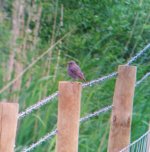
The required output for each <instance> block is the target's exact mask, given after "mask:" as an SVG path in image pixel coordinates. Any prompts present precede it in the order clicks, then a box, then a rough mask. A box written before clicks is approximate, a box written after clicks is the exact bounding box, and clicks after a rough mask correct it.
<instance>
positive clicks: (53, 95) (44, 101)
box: [18, 91, 58, 119]
mask: <svg viewBox="0 0 150 152" xmlns="http://www.w3.org/2000/svg"><path fill="white" fill-rule="evenodd" d="M56 96H58V91H57V92H55V93H53V94H52V95H50V96H48V97H46V98H45V99H43V100H41V101H39V102H38V103H36V104H34V105H32V106H30V107H29V108H27V109H26V110H25V111H23V112H21V113H19V115H18V118H19V119H21V118H23V117H25V116H26V115H28V114H30V113H31V112H32V111H33V110H36V109H39V108H40V107H42V106H43V105H45V104H47V103H48V102H50V101H52V99H54V98H55V97H56Z"/></svg>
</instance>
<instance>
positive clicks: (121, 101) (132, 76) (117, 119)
mask: <svg viewBox="0 0 150 152" xmlns="http://www.w3.org/2000/svg"><path fill="white" fill-rule="evenodd" d="M135 81H136V67H135V66H128V65H120V66H119V68H118V77H117V80H116V86H115V92H114V97H113V110H112V115H111V127H110V133H109V142H108V150H107V151H108V152H119V151H120V150H121V149H122V148H124V147H126V146H127V145H128V144H129V143H130V128H131V119H132V104H133V97H134V88H135Z"/></svg>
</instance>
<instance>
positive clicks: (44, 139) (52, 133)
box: [22, 129, 57, 152]
mask: <svg viewBox="0 0 150 152" xmlns="http://www.w3.org/2000/svg"><path fill="white" fill-rule="evenodd" d="M56 133H57V130H56V129H55V130H53V131H52V132H50V133H48V134H46V135H45V136H44V137H43V138H41V139H40V140H38V141H37V142H36V143H33V144H32V145H30V146H29V147H28V148H25V149H23V151H22V152H28V151H31V150H33V149H34V148H35V147H37V146H39V145H40V144H42V143H43V142H44V141H47V140H49V139H51V138H52V137H53V136H55V135H56Z"/></svg>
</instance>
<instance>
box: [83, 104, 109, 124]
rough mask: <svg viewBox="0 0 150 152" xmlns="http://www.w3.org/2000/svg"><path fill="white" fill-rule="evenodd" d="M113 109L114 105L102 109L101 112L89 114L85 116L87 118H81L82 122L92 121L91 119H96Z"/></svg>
mask: <svg viewBox="0 0 150 152" xmlns="http://www.w3.org/2000/svg"><path fill="white" fill-rule="evenodd" d="M111 109H112V105H110V106H107V107H104V108H102V109H100V110H98V111H95V112H93V113H90V114H88V115H87V116H85V117H82V118H80V122H84V121H87V120H89V119H91V118H93V117H96V116H98V115H100V114H102V113H105V112H107V111H109V110H111Z"/></svg>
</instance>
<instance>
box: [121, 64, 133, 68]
mask: <svg viewBox="0 0 150 152" xmlns="http://www.w3.org/2000/svg"><path fill="white" fill-rule="evenodd" d="M119 67H130V68H136V66H134V65H128V64H122V65H119Z"/></svg>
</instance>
